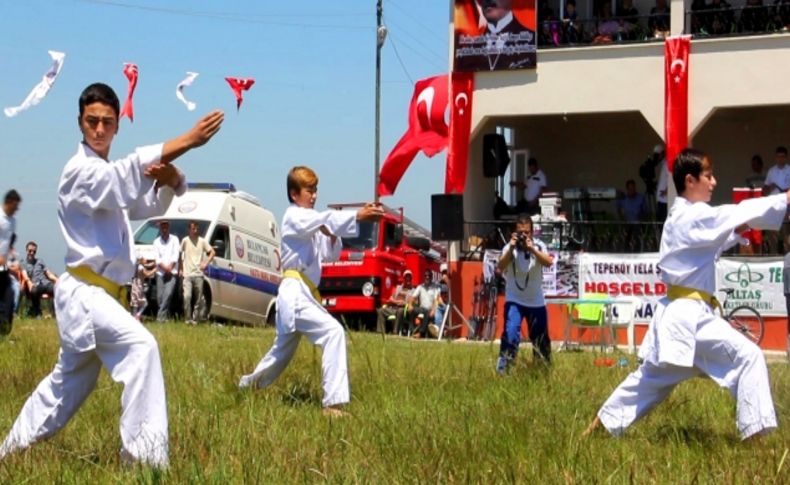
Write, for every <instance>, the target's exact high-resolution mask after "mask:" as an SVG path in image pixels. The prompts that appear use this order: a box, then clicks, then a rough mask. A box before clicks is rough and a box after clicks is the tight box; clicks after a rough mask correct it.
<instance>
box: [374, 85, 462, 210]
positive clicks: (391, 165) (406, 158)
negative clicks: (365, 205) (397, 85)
mask: <svg viewBox="0 0 790 485" xmlns="http://www.w3.org/2000/svg"><path fill="white" fill-rule="evenodd" d="M448 91H449V87H448V78H447V74H444V75H441V76H435V77H429V78H426V79H421V80H419V81H417V83H416V84H415V85H414V94H412V97H411V104H410V105H409V128H408V129H407V130H406V133H405V134H404V135H403V136H402V137H401V139H400V140H398V143H397V144H396V145H395V147H394V148H393V149H392V151H391V152H390V154H389V155H388V156H387V159H386V160H384V164H383V165H382V166H381V172H380V173H379V184H378V188H377V191H378V194H379V195H392V194H393V193H395V189H396V188H397V186H398V183H399V182H400V179H401V178H402V177H403V174H404V173H406V169H407V168H409V165H410V164H411V162H412V160H414V157H416V156H417V154H418V153H419V152H420V151H422V152H423V153H424V154H425V156H427V157H432V156H434V155H436V154H437V153H439V152H440V151H442V150H444V149H445V148H446V147H447V139H448V136H449V128H448V127H447V122H446V121H445V119H444V115H445V111H446V110H447V99H448V95H449V92H448Z"/></svg>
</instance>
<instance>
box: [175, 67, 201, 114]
mask: <svg viewBox="0 0 790 485" xmlns="http://www.w3.org/2000/svg"><path fill="white" fill-rule="evenodd" d="M196 77H198V73H196V72H190V71H187V77H186V78H184V80H183V81H181V82H180V83H178V86H177V87H176V97H177V98H178V99H180V100H181V102H182V103H184V104H185V105H186V107H187V109H188V110H189V111H194V110H195V108H196V107H197V105H196V104H195V103H193V102H192V101H187V99H186V98H185V97H184V88H186V87H187V86H191V85H192V83H193V82H194V81H195V78H196Z"/></svg>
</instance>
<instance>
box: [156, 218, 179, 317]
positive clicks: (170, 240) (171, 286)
mask: <svg viewBox="0 0 790 485" xmlns="http://www.w3.org/2000/svg"><path fill="white" fill-rule="evenodd" d="M180 249H181V246H180V245H179V243H178V237H176V236H174V235H172V234H170V222H169V221H161V222H160V223H159V237H157V238H156V239H155V240H154V250H155V251H156V302H157V303H158V304H159V313H157V315H156V320H157V321H159V322H164V321H165V320H169V319H170V302H171V301H172V300H173V292H174V291H175V288H176V281H177V278H176V276H177V275H178V259H179V255H180Z"/></svg>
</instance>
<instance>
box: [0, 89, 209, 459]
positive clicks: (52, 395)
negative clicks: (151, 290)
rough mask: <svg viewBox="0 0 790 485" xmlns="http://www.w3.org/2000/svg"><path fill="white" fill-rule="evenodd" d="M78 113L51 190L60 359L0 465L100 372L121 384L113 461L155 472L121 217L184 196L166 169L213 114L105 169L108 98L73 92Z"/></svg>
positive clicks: (145, 335) (152, 387) (159, 410)
mask: <svg viewBox="0 0 790 485" xmlns="http://www.w3.org/2000/svg"><path fill="white" fill-rule="evenodd" d="M79 110H80V114H79V118H78V122H79V127H80V131H82V135H83V140H82V143H80V144H79V146H78V147H77V154H76V155H74V156H73V157H72V158H71V159H70V160H69V161H68V163H67V164H66V167H65V168H64V169H63V173H62V175H61V178H60V184H59V188H58V220H59V222H60V228H61V231H62V233H63V236H64V238H65V239H66V247H67V252H66V273H65V274H64V275H63V276H62V277H61V278H60V279H59V280H58V284H57V286H56V288H55V308H56V310H57V311H56V314H57V320H58V334H59V336H60V353H59V355H58V361H57V363H56V364H55V368H54V369H53V371H52V373H51V374H50V375H49V376H47V377H46V378H44V380H43V381H41V383H40V384H39V385H38V387H37V388H36V390H35V391H33V394H32V395H31V396H30V397H29V398H28V400H27V402H25V405H24V407H23V408H22V411H21V413H20V414H19V417H18V418H17V420H16V422H15V423H14V425H13V427H12V428H11V432H10V433H9V434H8V437H7V438H6V439H5V441H4V442H3V444H2V446H0V458H2V457H4V456H5V455H7V454H8V453H11V452H14V451H17V450H21V449H24V448H27V447H28V446H30V445H32V444H33V443H35V442H37V441H41V440H43V439H46V438H49V437H51V436H53V435H54V434H55V433H57V432H58V431H59V430H60V429H61V428H62V427H64V426H65V425H66V423H68V421H69V419H71V417H72V416H73V415H74V413H76V412H77V410H78V409H79V408H80V406H81V405H82V403H83V402H84V401H85V399H86V398H87V397H88V395H89V394H90V393H91V391H92V390H93V388H94V386H95V385H96V379H97V378H98V376H99V371H100V370H101V368H102V366H104V367H105V368H106V369H107V371H108V372H109V373H110V376H111V377H112V379H113V380H114V381H116V382H121V383H123V384H124V389H123V394H122V396H121V406H122V408H123V413H122V415H121V441H122V444H123V447H122V450H121V457H122V459H123V460H124V461H127V462H141V463H146V464H149V465H152V466H157V467H164V466H167V464H168V437H167V433H168V432H167V405H166V401H165V386H164V381H163V379H162V366H161V362H160V359H159V347H158V346H157V343H156V340H155V339H154V337H153V335H151V333H150V332H148V330H146V329H145V327H143V326H142V325H141V324H140V322H138V321H137V320H135V319H134V318H133V317H132V316H131V315H130V314H129V312H128V311H127V310H126V309H125V308H124V305H126V292H125V288H124V285H125V284H126V283H127V282H128V281H130V280H131V278H132V276H133V275H134V273H135V267H136V264H135V258H134V246H133V242H132V229H131V227H130V225H129V219H130V218H131V219H143V218H148V217H152V216H156V215H161V214H163V213H164V212H165V210H166V209H167V207H168V205H169V204H170V201H171V200H172V198H173V195H174V193H177V194H182V193H184V191H185V190H186V180H185V178H184V175H183V174H182V173H181V172H180V171H179V170H178V169H177V168H176V167H175V165H171V164H170V162H172V161H173V160H174V159H176V158H177V157H179V156H181V155H183V154H184V153H186V152H187V151H189V150H190V149H192V148H196V147H199V146H201V145H203V144H204V143H206V142H207V141H208V140H209V139H211V137H212V136H214V134H215V133H216V132H217V131H218V130H219V128H220V125H221V124H222V120H223V115H222V113H221V112H219V111H215V112H213V113H210V114H209V115H207V116H205V117H204V118H202V119H201V120H200V121H199V122H198V123H197V124H196V125H195V126H194V127H193V128H192V129H191V130H190V131H188V132H186V133H184V134H183V135H181V136H179V137H178V138H175V139H173V140H170V141H168V142H166V143H164V144H158V145H151V146H146V147H142V148H138V149H136V150H135V152H134V153H132V154H131V155H129V156H127V157H126V158H122V159H120V160H116V161H113V162H110V161H109V159H108V157H109V153H110V145H111V143H112V140H113V137H114V136H115V134H116V133H117V132H118V113H119V112H120V110H119V102H118V97H117V96H116V94H115V92H113V90H112V88H110V87H109V86H107V85H105V84H100V83H96V84H92V85H90V86H88V87H87V88H85V90H84V91H83V92H82V95H81V96H80V99H79Z"/></svg>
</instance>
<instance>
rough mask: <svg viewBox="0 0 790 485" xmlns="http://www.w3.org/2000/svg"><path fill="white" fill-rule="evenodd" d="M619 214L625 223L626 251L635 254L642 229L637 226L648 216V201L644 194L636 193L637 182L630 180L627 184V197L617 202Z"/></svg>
mask: <svg viewBox="0 0 790 485" xmlns="http://www.w3.org/2000/svg"><path fill="white" fill-rule="evenodd" d="M617 212H618V214H619V215H620V219H621V220H623V221H625V222H626V223H627V224H625V227H624V230H623V235H624V237H625V248H624V249H625V251H626V252H634V251H636V250H637V248H636V247H635V244H634V243H635V242H638V241H636V239H637V237H638V235H639V229H640V227H639V226H638V225H637V224H639V223H640V222H642V221H643V220H644V219H645V217H646V216H647V201H646V199H645V196H644V195H643V194H640V193H639V192H637V191H636V182H635V181H634V180H628V181H627V182H626V183H625V197H623V198H622V199H618V200H617Z"/></svg>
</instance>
